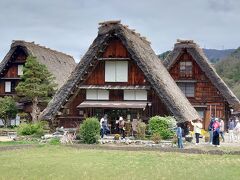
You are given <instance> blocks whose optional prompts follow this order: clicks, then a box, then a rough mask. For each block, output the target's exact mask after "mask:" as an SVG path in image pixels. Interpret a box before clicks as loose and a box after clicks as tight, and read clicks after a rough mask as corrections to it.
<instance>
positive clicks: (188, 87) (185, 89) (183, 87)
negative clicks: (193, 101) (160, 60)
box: [177, 83, 195, 97]
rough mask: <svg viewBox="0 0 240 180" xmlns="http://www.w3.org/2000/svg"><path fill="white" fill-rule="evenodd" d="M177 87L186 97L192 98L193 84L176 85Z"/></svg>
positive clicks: (193, 93)
mask: <svg viewBox="0 0 240 180" xmlns="http://www.w3.org/2000/svg"><path fill="white" fill-rule="evenodd" d="M177 85H178V87H179V88H180V89H181V90H182V92H183V93H184V94H185V96H186V97H194V95H195V84H194V83H177Z"/></svg>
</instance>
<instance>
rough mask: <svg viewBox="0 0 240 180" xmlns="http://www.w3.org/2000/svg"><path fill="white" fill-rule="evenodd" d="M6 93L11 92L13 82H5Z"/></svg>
mask: <svg viewBox="0 0 240 180" xmlns="http://www.w3.org/2000/svg"><path fill="white" fill-rule="evenodd" d="M5 92H11V81H5Z"/></svg>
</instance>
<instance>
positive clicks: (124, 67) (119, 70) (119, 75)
mask: <svg viewBox="0 0 240 180" xmlns="http://www.w3.org/2000/svg"><path fill="white" fill-rule="evenodd" d="M105 81H106V82H128V62H127V61H106V62H105Z"/></svg>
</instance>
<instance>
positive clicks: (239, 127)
mask: <svg viewBox="0 0 240 180" xmlns="http://www.w3.org/2000/svg"><path fill="white" fill-rule="evenodd" d="M234 132H235V135H236V140H237V141H239V140H240V123H239V120H238V119H237V120H236V125H235V127H234Z"/></svg>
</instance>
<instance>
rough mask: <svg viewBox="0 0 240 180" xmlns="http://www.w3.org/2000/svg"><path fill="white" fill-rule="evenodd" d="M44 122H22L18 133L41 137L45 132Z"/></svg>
mask: <svg viewBox="0 0 240 180" xmlns="http://www.w3.org/2000/svg"><path fill="white" fill-rule="evenodd" d="M44 125H45V123H44V122H37V123H29V124H20V125H19V127H18V128H17V133H18V134H19V135H22V136H27V135H33V136H36V137H41V136H42V135H43V134H44V129H43V127H44Z"/></svg>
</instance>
